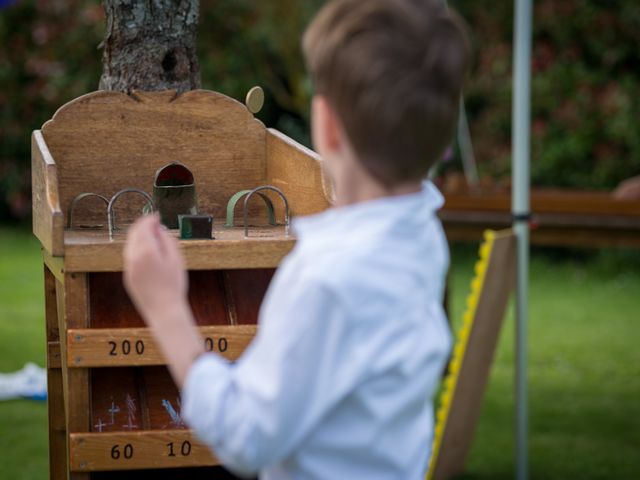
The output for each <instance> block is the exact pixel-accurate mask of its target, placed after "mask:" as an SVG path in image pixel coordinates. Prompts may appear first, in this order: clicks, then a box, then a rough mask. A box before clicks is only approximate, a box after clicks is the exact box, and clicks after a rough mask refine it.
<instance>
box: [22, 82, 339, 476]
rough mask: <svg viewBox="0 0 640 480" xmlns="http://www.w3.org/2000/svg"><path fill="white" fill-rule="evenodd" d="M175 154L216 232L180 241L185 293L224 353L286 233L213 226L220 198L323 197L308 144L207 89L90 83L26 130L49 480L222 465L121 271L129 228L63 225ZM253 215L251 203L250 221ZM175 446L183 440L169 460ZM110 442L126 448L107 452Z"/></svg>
mask: <svg viewBox="0 0 640 480" xmlns="http://www.w3.org/2000/svg"><path fill="white" fill-rule="evenodd" d="M176 160H178V161H181V163H183V164H185V165H186V166H187V167H188V168H189V169H190V170H191V171H193V172H194V174H195V177H196V187H197V190H198V205H199V208H200V209H201V211H202V212H203V213H209V214H213V215H214V218H215V219H216V222H215V227H214V232H215V237H216V238H215V240H193V241H180V246H181V248H182V251H183V253H184V255H185V258H186V263H187V268H188V269H189V270H191V271H192V274H193V275H192V277H193V278H195V279H196V280H197V281H196V282H195V283H193V284H192V289H193V288H195V289H196V290H198V291H195V292H192V293H190V301H191V303H192V307H194V312H195V316H196V320H197V321H198V324H199V328H200V331H201V333H202V335H203V342H205V345H207V346H208V347H211V348H209V349H210V350H213V351H218V352H219V353H221V354H222V355H223V356H225V357H227V358H228V359H229V360H235V359H236V358H238V356H239V355H240V354H241V352H242V351H243V350H244V349H245V348H246V347H247V345H248V344H249V343H250V341H251V339H252V338H253V336H254V335H255V333H256V326H255V325H251V323H253V324H255V321H256V317H257V312H258V308H259V305H260V301H261V299H262V295H264V291H265V289H266V286H267V284H268V282H269V281H270V279H271V273H270V272H271V271H272V270H273V269H275V268H276V267H277V266H278V264H279V263H280V261H281V260H282V258H283V257H284V256H285V255H286V254H287V253H288V252H289V251H290V250H291V249H292V248H293V245H294V243H295V238H294V237H293V236H291V235H286V234H285V231H284V229H283V228H282V227H270V226H264V227H262V226H261V227H258V228H257V229H255V228H253V227H252V235H251V237H250V238H245V237H244V235H243V233H242V228H241V226H237V227H235V228H227V229H225V228H222V227H221V225H220V224H221V223H222V221H223V214H222V213H223V210H224V207H225V206H226V201H227V200H228V198H229V197H230V196H231V195H232V194H233V193H235V192H236V191H238V190H241V189H246V188H254V187H257V186H259V185H265V184H270V185H274V186H276V187H277V188H279V189H280V190H282V191H283V192H284V194H285V195H286V196H287V198H288V200H289V204H290V206H291V213H292V214H293V215H305V214H311V213H316V212H320V211H322V210H324V209H325V208H327V207H328V206H329V204H330V197H331V189H330V186H329V185H328V184H327V182H326V181H325V179H324V177H323V174H322V169H321V168H320V162H319V158H318V157H317V155H316V154H314V153H313V152H311V151H310V150H308V149H306V148H304V147H302V146H301V145H298V144H297V143H296V142H294V141H293V140H291V139H289V138H287V137H286V136H284V135H283V134H281V133H279V132H277V131H275V130H268V129H266V128H265V127H264V125H263V124H262V123H260V122H259V121H258V120H256V119H255V118H254V117H253V115H252V114H251V113H250V112H249V111H248V110H247V109H246V108H245V106H244V105H242V104H240V103H239V102H236V101H235V100H233V99H231V98H229V97H226V96H224V95H221V94H219V93H216V92H210V91H204V90H197V91H192V92H188V93H185V94H182V95H177V94H176V93H175V92H153V93H148V92H134V93H133V94H132V95H125V94H123V93H118V92H94V93H90V94H87V95H84V96H82V97H80V98H78V99H76V100H73V101H71V102H69V103H68V104H66V105H64V106H63V107H61V108H60V109H59V110H58V111H57V112H56V113H55V115H54V116H53V118H52V119H51V120H50V121H48V122H47V123H46V124H45V125H44V126H43V128H42V130H41V131H40V130H36V131H34V132H33V135H32V182H33V232H34V234H35V235H36V237H37V238H38V239H39V240H40V243H41V245H42V251H43V263H44V277H45V278H44V281H45V310H46V329H47V372H48V387H49V443H50V478H51V479H55V480H61V479H66V478H70V479H71V480H89V479H90V478H91V476H92V473H91V472H110V471H113V472H117V471H120V470H135V469H141V470H142V471H141V472H140V474H139V475H137V478H141V479H144V478H153V476H154V475H155V473H153V471H151V470H149V472H150V473H148V474H147V473H145V470H147V469H157V468H177V467H180V468H182V467H194V466H198V467H200V466H209V465H216V464H217V460H216V459H215V458H214V457H213V455H211V453H210V452H209V451H208V450H207V449H206V448H205V447H203V446H202V445H200V444H199V443H198V442H197V440H195V439H194V438H193V436H192V434H191V432H190V431H189V430H187V429H186V427H185V426H184V425H183V424H182V423H181V420H180V419H179V415H178V414H179V398H177V397H179V394H178V392H177V389H176V388H175V385H174V384H173V382H172V381H171V380H170V377H169V376H168V374H167V372H166V371H165V370H164V369H163V368H161V367H158V366H159V365H163V364H164V360H163V358H162V356H161V354H160V352H159V350H158V348H157V346H156V345H155V343H154V342H153V339H152V337H151V334H150V332H149V331H148V330H147V329H146V328H144V327H143V326H142V325H141V323H140V319H139V317H138V316H137V314H136V312H135V310H134V309H133V305H132V304H131V302H130V301H129V299H128V297H127V296H126V293H125V292H124V289H123V287H122V284H121V277H120V276H119V275H117V272H121V271H122V249H123V246H124V241H125V235H124V234H123V233H121V232H117V233H116V234H115V235H109V233H108V232H107V231H106V229H102V230H99V231H94V230H83V229H73V230H72V229H68V230H65V227H64V226H65V225H66V215H67V211H68V209H69V206H70V203H71V201H72V199H73V198H74V197H75V196H77V195H78V194H80V193H85V192H94V193H99V194H101V195H104V196H111V195H113V193H115V192H116V191H118V190H120V189H122V188H131V187H133V188H139V189H142V190H145V191H150V190H151V184H152V181H153V180H152V179H153V174H154V173H155V171H156V170H157V169H158V168H159V167H161V166H163V165H164V164H167V163H169V162H171V161H176ZM123 205H124V206H123V207H122V210H121V211H120V212H119V213H118V215H119V217H120V218H126V217H127V216H128V217H130V218H135V217H136V216H139V215H140V205H138V204H136V203H135V202H131V203H130V204H128V203H126V202H124V204H123ZM276 205H277V203H276ZM76 213H77V215H79V216H80V217H81V218H82V217H83V216H84V218H87V219H90V220H91V221H92V222H93V223H100V222H102V223H106V222H105V221H104V220H105V218H106V212H102V211H100V208H99V206H96V205H95V204H93V205H92V204H91V202H86V204H85V202H83V204H82V206H80V205H79V206H78V208H77V210H76ZM261 213H262V212H260V211H259V209H258V207H252V209H251V210H250V214H251V218H252V219H254V218H260V217H261V216H262V215H261ZM276 213H278V212H276ZM279 220H280V218H279ZM252 221H253V220H252ZM109 272H112V273H109ZM197 272H201V273H200V274H198V275H199V276H198V275H196V276H194V275H195V274H196V273H197ZM216 272H218V273H216ZM208 279H209V280H211V281H213V284H211V285H208V284H207V281H208ZM216 302H217V303H216ZM109 312H113V315H115V316H116V317H114V318H113V322H110V320H109V317H108V315H109ZM136 348H137V350H136ZM125 352H126V353H125ZM114 367H115V368H114ZM114 388H115V389H116V390H110V389H114ZM118 389H119V390H118ZM127 389H128V390H127ZM126 392H129V393H127V394H126V399H125V396H124V393H126ZM105 395H107V396H108V397H109V398H106V397H105ZM161 400H162V402H160V401H161ZM123 402H125V403H126V405H125V403H123ZM161 404H162V405H163V406H164V409H163V408H162V407H160V405H161ZM109 405H111V408H110V409H109V410H105V409H106V408H107V406H109ZM125 407H126V408H125ZM127 409H128V411H127ZM109 412H110V413H109ZM109 414H110V415H111V421H110V422H108V421H107V422H106V423H105V421H104V420H105V419H106V418H102V417H105V415H106V416H108V415H109ZM127 415H128V425H127V424H126V423H127ZM136 415H137V416H136ZM106 420H108V419H106ZM134 423H135V425H134ZM138 424H140V425H138ZM123 425H124V426H123ZM127 427H129V428H128V429H127ZM185 442H186V443H185ZM171 444H173V445H174V446H175V447H176V449H179V448H182V446H183V444H184V445H188V447H187V446H185V447H184V448H185V450H184V452H183V451H178V450H176V451H175V452H174V453H175V454H176V455H175V456H173V455H171V452H170V451H169V450H167V449H168V448H169V446H170V445H171ZM114 445H121V448H122V449H124V448H126V449H127V452H125V451H124V450H121V449H120V447H118V448H117V449H118V452H117V453H113V452H111V449H112V448H114ZM127 445H128V447H127ZM130 450H133V451H134V452H135V453H132V452H131V451H130ZM187 450H188V455H187V454H183V453H185V452H187ZM112 453H113V454H112ZM130 454H131V455H130ZM115 457H118V458H115ZM126 457H130V458H126ZM180 472H181V473H180V475H181V478H188V473H185V471H184V470H180ZM186 472H188V470H187V471H186ZM156 473H157V471H156ZM201 474H202V472H200V473H199V475H201ZM145 475H146V476H145ZM185 475H186V477H185ZM222 477H223V478H228V475H227V474H224V475H222ZM113 478H117V475H116V473H114V476H113ZM198 478H199V477H198ZM211 478H214V479H215V478H216V474H215V472H214V473H213V474H212V476H211Z"/></svg>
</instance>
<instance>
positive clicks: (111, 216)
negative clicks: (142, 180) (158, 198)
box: [107, 188, 155, 236]
mask: <svg viewBox="0 0 640 480" xmlns="http://www.w3.org/2000/svg"><path fill="white" fill-rule="evenodd" d="M124 193H137V194H140V195H142V196H143V197H144V198H146V199H147V200H148V201H149V205H151V212H153V211H154V210H155V206H154V204H153V199H152V198H151V196H150V195H149V194H148V193H147V192H145V191H143V190H139V189H137V188H125V189H124V190H120V191H119V192H118V193H116V194H115V195H114V196H113V197H111V200H109V205H108V207H107V219H108V221H109V236H111V235H113V231H114V230H115V229H116V226H115V216H114V214H113V204H114V203H115V202H116V200H117V199H118V197H120V195H122V194H124Z"/></svg>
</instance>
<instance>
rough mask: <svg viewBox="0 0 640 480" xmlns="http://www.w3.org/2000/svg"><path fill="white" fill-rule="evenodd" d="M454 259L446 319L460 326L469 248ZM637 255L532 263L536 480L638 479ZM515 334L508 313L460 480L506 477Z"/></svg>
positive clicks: (531, 366)
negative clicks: (450, 303)
mask: <svg viewBox="0 0 640 480" xmlns="http://www.w3.org/2000/svg"><path fill="white" fill-rule="evenodd" d="M456 253H457V254H459V255H458V257H457V261H454V262H453V265H452V289H453V293H454V295H455V294H457V295H456V298H455V302H454V305H453V306H452V307H453V308H452V310H453V315H452V317H453V318H454V319H455V321H456V322H454V323H458V324H459V321H458V319H460V318H461V315H462V311H463V308H464V304H463V296H464V295H466V292H467V291H468V284H469V280H470V278H471V274H472V272H471V269H470V266H471V263H472V262H471V258H470V256H469V253H468V251H465V250H461V249H458V250H455V251H454V256H455V255H456ZM629 256H631V258H630V259H629V258H628V257H629ZM639 256H640V255H639V254H638V252H635V253H629V252H622V253H620V252H603V253H602V254H600V255H599V256H598V255H590V256H589V260H588V261H586V262H585V261H584V260H583V259H582V260H581V259H580V258H579V257H578V258H574V259H573V260H566V259H565V260H558V259H557V258H553V257H550V256H548V255H541V254H538V255H534V256H533V257H532V263H531V288H530V318H529V330H528V332H529V393H530V395H529V401H530V436H529V442H530V460H531V461H530V466H531V477H532V478H534V479H535V478H537V479H545V480H552V479H574V478H575V479H604V478H607V479H614V478H615V479H638V478H640V348H638V342H639V341H640V269H638V268H637V267H638V258H639ZM629 260H630V261H629ZM513 337H514V319H513V309H512V308H511V309H509V314H508V316H507V318H506V322H505V325H504V328H503V330H502V333H501V337H500V342H499V345H498V351H497V355H496V362H495V364H494V366H493V369H492V372H491V376H490V380H489V387H488V391H487V395H486V397H485V401H484V404H483V409H482V413H481V419H480V422H479V425H478V430H477V433H476V437H475V440H474V444H473V447H472V451H471V455H470V459H469V462H468V464H467V471H468V472H469V473H467V474H466V475H464V476H462V477H461V478H464V479H503V478H504V479H507V478H513V456H514V445H513V443H514V442H513V410H514V394H513V374H514V367H513V358H514V348H513Z"/></svg>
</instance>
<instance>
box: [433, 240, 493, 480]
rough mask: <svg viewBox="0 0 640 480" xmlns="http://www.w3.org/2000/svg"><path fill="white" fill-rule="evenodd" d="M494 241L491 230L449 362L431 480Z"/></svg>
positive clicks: (438, 416)
mask: <svg viewBox="0 0 640 480" xmlns="http://www.w3.org/2000/svg"><path fill="white" fill-rule="evenodd" d="M494 240H495V232H493V231H491V230H487V231H485V233H484V241H483V242H482V244H481V245H480V251H479V258H478V261H477V262H476V265H475V268H474V273H475V276H474V278H473V280H472V281H471V292H470V293H469V296H468V297H467V308H466V310H465V312H464V315H463V317H462V326H461V327H460V329H459V330H458V335H457V339H456V343H455V346H454V348H453V356H452V358H451V361H450V362H449V373H448V374H447V376H446V378H445V380H444V388H443V390H442V394H441V396H440V407H439V408H438V411H437V412H436V427H435V432H434V438H433V448H432V450H431V461H430V462H429V470H428V472H427V477H426V478H427V480H432V479H433V471H434V468H435V465H436V461H437V458H438V454H439V452H440V447H441V444H442V437H443V435H444V430H445V427H446V426H447V420H448V418H449V412H450V410H451V401H452V399H453V395H454V394H455V392H456V387H457V385H458V377H459V376H460V367H461V366H462V360H463V358H464V355H465V352H466V350H467V346H468V343H469V334H470V332H471V328H472V326H473V321H474V319H475V316H476V309H477V307H478V299H479V298H480V293H481V292H482V287H483V285H484V281H485V277H486V273H487V266H488V265H489V259H490V258H491V250H492V248H493V242H494Z"/></svg>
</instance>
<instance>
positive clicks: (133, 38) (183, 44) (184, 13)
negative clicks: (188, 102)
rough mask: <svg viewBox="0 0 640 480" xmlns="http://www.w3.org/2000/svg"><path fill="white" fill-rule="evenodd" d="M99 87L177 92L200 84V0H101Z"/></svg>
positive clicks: (197, 86)
mask: <svg viewBox="0 0 640 480" xmlns="http://www.w3.org/2000/svg"><path fill="white" fill-rule="evenodd" d="M103 4H104V9H105V12H106V16H107V31H106V33H105V38H104V42H103V45H104V53H103V56H102V77H101V78H100V86H99V88H100V89H101V90H118V91H122V92H130V91H132V90H134V89H137V90H146V91H154V90H167V89H174V90H177V91H178V92H184V91H187V90H193V89H195V88H199V87H200V65H199V64H198V58H197V56H196V35H197V29H198V19H199V7H200V0H103Z"/></svg>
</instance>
